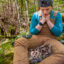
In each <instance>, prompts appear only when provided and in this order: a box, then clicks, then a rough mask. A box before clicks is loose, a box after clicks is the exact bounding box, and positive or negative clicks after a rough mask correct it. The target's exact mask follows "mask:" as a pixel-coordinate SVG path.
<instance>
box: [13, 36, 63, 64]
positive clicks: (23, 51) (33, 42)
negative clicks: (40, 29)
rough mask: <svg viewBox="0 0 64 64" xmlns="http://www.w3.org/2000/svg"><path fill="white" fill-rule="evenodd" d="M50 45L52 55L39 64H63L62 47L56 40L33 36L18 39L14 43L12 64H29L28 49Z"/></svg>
mask: <svg viewBox="0 0 64 64" xmlns="http://www.w3.org/2000/svg"><path fill="white" fill-rule="evenodd" d="M39 45H51V46H52V51H53V54H52V55H51V56H49V57H47V58H46V59H44V60H43V61H41V62H40V63H39V64H64V60H63V59H64V45H63V44H61V43H60V42H59V41H57V40H56V39H52V38H49V37H46V36H40V35H33V36H32V37H31V38H30V39H26V38H23V37H21V38H19V39H17V40H16V41H15V47H14V60H13V64H29V58H28V48H34V47H37V46H39Z"/></svg>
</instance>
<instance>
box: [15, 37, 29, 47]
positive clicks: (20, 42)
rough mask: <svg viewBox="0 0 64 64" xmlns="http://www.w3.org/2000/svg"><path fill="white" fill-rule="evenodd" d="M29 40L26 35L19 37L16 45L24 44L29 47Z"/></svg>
mask: <svg viewBox="0 0 64 64" xmlns="http://www.w3.org/2000/svg"><path fill="white" fill-rule="evenodd" d="M28 45H29V44H28V40H27V39H26V38H24V37H21V38H18V39H17V40H16V41H15V44H14V46H15V47H16V46H24V47H28Z"/></svg>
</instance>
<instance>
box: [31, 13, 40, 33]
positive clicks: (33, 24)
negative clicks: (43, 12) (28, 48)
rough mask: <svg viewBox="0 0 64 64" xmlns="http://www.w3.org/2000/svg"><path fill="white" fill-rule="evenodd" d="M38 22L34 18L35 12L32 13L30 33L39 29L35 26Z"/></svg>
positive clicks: (37, 31)
mask: <svg viewBox="0 0 64 64" xmlns="http://www.w3.org/2000/svg"><path fill="white" fill-rule="evenodd" d="M37 24H38V21H37V20H36V14H35V13H34V14H33V16H32V19H31V24H30V33H31V34H38V33H39V30H38V29H37V28H35V27H36V25H37Z"/></svg>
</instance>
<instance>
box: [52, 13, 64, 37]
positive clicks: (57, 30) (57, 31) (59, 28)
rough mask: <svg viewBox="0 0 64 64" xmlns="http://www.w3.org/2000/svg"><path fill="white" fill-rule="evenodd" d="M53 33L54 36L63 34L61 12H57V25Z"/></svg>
mask: <svg viewBox="0 0 64 64" xmlns="http://www.w3.org/2000/svg"><path fill="white" fill-rule="evenodd" d="M51 31H52V32H53V34H54V35H56V36H58V37H59V36H60V35H61V34H62V32H63V24H62V16H61V14H60V13H59V12H57V16H56V18H55V25H54V26H53V27H52V28H51Z"/></svg>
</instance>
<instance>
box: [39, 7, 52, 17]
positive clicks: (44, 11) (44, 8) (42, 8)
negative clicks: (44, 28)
mask: <svg viewBox="0 0 64 64" xmlns="http://www.w3.org/2000/svg"><path fill="white" fill-rule="evenodd" d="M51 9H52V7H51V6H49V7H40V10H41V11H42V13H43V16H44V17H46V16H48V15H49V14H50V11H51Z"/></svg>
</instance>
